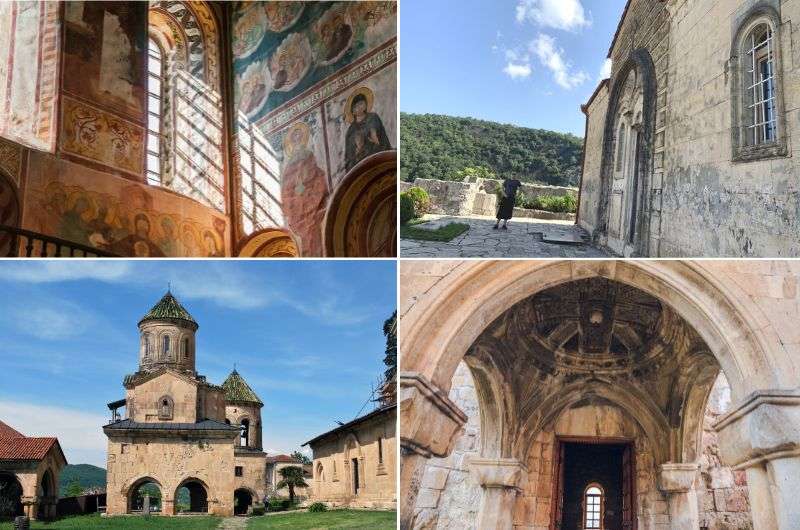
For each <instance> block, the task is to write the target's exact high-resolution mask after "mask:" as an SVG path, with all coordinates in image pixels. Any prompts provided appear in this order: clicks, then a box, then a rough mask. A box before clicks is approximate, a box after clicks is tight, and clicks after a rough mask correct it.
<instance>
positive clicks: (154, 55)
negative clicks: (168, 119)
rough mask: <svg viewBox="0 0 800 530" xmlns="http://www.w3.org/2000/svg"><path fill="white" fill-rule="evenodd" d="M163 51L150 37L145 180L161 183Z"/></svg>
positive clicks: (151, 182)
mask: <svg viewBox="0 0 800 530" xmlns="http://www.w3.org/2000/svg"><path fill="white" fill-rule="evenodd" d="M163 77H164V52H163V51H162V50H161V47H160V46H159V45H158V43H157V42H156V41H155V39H153V38H152V37H150V41H149V44H148V50H147V169H146V171H147V182H148V183H149V184H154V185H160V184H161V111H162V110H161V109H162V107H161V100H162V83H161V81H162V79H163Z"/></svg>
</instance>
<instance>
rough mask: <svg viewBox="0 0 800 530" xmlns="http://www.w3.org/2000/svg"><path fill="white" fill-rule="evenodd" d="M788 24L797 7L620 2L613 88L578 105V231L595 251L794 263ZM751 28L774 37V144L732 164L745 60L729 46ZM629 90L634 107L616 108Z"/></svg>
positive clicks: (677, 0)
mask: <svg viewBox="0 0 800 530" xmlns="http://www.w3.org/2000/svg"><path fill="white" fill-rule="evenodd" d="M798 16H800V6H797V5H796V4H795V3H793V2H784V1H779V0H764V1H761V2H756V1H751V0H724V1H717V0H697V1H687V0H666V1H660V0H632V1H631V2H629V4H628V7H627V9H626V11H625V14H624V15H623V18H622V20H621V21H620V27H619V30H618V35H617V37H616V38H615V39H614V42H613V44H612V47H611V50H610V52H609V58H611V59H612V60H613V68H612V74H611V78H610V80H608V81H604V82H603V83H601V85H600V86H599V87H598V90H597V92H596V94H595V96H594V97H593V98H592V99H591V100H590V102H589V103H588V104H587V105H585V106H584V112H585V113H586V119H587V127H586V132H587V135H586V143H585V152H584V170H583V177H582V184H581V211H580V216H579V223H580V225H581V226H582V227H584V228H585V229H587V230H589V231H590V232H592V233H593V235H594V237H595V240H596V241H597V242H598V243H599V244H601V245H605V246H608V247H609V248H610V249H612V250H614V251H615V252H618V253H620V254H623V253H624V254H626V255H640V256H668V257H673V256H674V257H681V256H684V257H691V256H696V257H725V256H730V257H737V256H742V257H744V256H753V257H787V256H798V255H800V238H798V235H797V234H798V233H800V218H798V215H797V202H798V186H797V182H796V178H795V176H796V175H797V173H798V167H797V162H796V161H795V158H794V157H792V156H791V153H792V151H793V149H794V147H795V145H794V144H795V143H796V137H797V136H798V135H797V127H798V125H797V120H796V119H795V113H796V112H797V107H798V105H797V102H796V101H797V98H798V97H800V89H799V87H798V84H797V82H796V79H795V78H796V73H797V72H796V70H797V68H798V66H797V64H796V61H793V60H792V59H791V57H793V56H794V52H793V50H794V49H796V48H797V47H798V43H797V38H798V37H797V35H796V32H795V31H793V28H792V26H791V20H794V19H796V18H797V17H798ZM759 17H760V18H759ZM753 21H756V22H758V21H761V22H769V24H770V25H771V28H772V32H773V35H774V42H773V45H774V48H773V49H774V51H775V57H776V59H775V60H776V61H777V62H776V65H775V70H776V81H775V83H776V85H775V86H776V93H777V96H778V97H777V105H776V113H777V118H778V122H777V133H776V134H777V137H776V139H775V141H774V147H775V148H774V149H772V148H771V147H770V146H771V145H773V144H770V143H769V142H768V145H767V146H766V147H767V148H769V149H764V150H761V151H759V152H761V153H762V154H760V155H759V154H755V155H752V153H751V155H748V156H742V155H741V153H740V151H741V150H737V149H738V148H737V145H738V142H740V141H741V137H742V135H744V134H745V133H746V129H743V128H742V127H745V125H742V124H743V123H745V122H743V121H742V120H745V118H744V117H743V111H742V110H741V109H742V108H743V106H746V105H744V104H743V103H742V101H741V98H742V97H743V94H742V91H741V90H739V89H738V86H739V84H740V83H742V82H743V78H742V76H743V75H745V74H746V72H744V70H743V67H742V63H741V62H740V57H744V56H745V55H746V53H745V51H740V48H739V44H740V42H739V41H737V40H736V39H737V35H741V31H744V30H747V29H748V27H749V26H748V24H750V23H751V22H753ZM631 76H632V77H631ZM629 81H631V82H632V86H634V87H635V90H634V91H633V92H631V93H632V94H634V95H635V94H637V93H638V95H639V97H640V98H641V99H639V102H638V104H639V107H638V108H637V107H636V106H635V104H636V102H635V101H634V100H631V103H632V106H631V105H626V101H627V100H626V97H627V93H626V89H625V86H626V83H627V82H629ZM637 112H641V114H642V116H641V118H638V114H637ZM625 131H627V134H623V135H622V136H621V132H625ZM620 136H621V138H622V139H623V140H625V138H627V139H628V140H629V141H628V142H619V141H618V140H619V137H620ZM631 138H638V142H633V141H631ZM620 144H623V145H624V146H628V147H622V148H620ZM770 149H771V150H770ZM737 153H740V154H737ZM620 157H622V159H623V161H627V160H630V161H631V164H630V166H627V169H626V166H624V164H623V165H622V166H620V165H619V164H618V163H617V161H618V159H620ZM634 162H635V163H634Z"/></svg>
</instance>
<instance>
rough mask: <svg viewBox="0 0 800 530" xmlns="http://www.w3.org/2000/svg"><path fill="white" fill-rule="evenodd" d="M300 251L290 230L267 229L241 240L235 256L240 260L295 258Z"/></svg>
mask: <svg viewBox="0 0 800 530" xmlns="http://www.w3.org/2000/svg"><path fill="white" fill-rule="evenodd" d="M300 249H301V247H300V244H299V243H298V242H297V240H296V239H295V237H294V234H292V232H291V231H290V230H288V229H285V228H267V229H265V230H259V231H258V232H255V233H253V234H251V235H249V236H247V237H246V238H245V239H243V240H242V241H241V242H240V243H239V250H238V252H237V253H236V255H237V256H239V257H242V258H296V257H298V256H300V255H301V252H300Z"/></svg>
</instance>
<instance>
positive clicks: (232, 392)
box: [222, 370, 264, 406]
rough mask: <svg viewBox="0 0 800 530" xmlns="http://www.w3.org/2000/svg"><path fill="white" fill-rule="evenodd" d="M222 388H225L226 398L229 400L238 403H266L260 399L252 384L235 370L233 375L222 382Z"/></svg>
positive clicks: (260, 404)
mask: <svg viewBox="0 0 800 530" xmlns="http://www.w3.org/2000/svg"><path fill="white" fill-rule="evenodd" d="M222 388H223V389H225V400H226V401H228V402H238V403H255V404H256V405H259V406H262V405H264V403H262V402H261V400H260V399H258V396H257V395H256V393H255V392H253V389H252V388H250V385H248V384H247V382H246V381H245V380H244V378H243V377H242V376H241V375H239V372H237V371H236V370H234V371H233V372H231V375H229V376H228V378H227V379H226V380H225V382H224V383H222Z"/></svg>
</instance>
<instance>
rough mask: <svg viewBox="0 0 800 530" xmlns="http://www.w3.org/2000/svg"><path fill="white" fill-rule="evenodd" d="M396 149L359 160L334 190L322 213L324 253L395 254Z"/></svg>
mask: <svg viewBox="0 0 800 530" xmlns="http://www.w3.org/2000/svg"><path fill="white" fill-rule="evenodd" d="M396 201H397V153H396V152H395V151H385V152H382V153H377V154H374V155H372V156H370V157H368V158H366V159H364V160H362V161H361V162H359V163H358V164H357V165H356V166H355V167H354V168H353V169H351V170H350V171H349V172H348V173H347V175H345V177H344V178H343V179H342V181H341V182H340V183H339V185H338V186H337V187H336V189H335V190H334V192H333V194H332V196H331V200H330V203H329V206H328V211H327V213H326V214H325V223H324V230H325V232H324V244H325V255H326V256H329V257H394V256H396V255H397V222H396V219H397V217H396V213H397V205H396Z"/></svg>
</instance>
